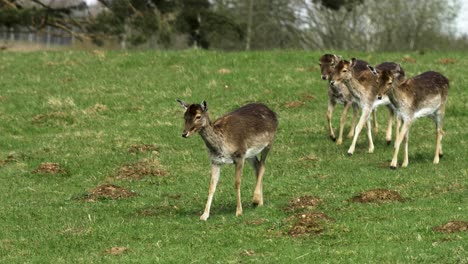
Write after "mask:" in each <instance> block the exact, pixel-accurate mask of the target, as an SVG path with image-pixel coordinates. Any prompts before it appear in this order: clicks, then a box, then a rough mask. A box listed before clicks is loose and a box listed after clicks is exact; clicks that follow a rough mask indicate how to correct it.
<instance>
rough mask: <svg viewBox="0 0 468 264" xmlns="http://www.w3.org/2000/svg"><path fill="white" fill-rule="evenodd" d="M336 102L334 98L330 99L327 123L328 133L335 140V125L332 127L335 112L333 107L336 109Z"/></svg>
mask: <svg viewBox="0 0 468 264" xmlns="http://www.w3.org/2000/svg"><path fill="white" fill-rule="evenodd" d="M335 105H336V103H335V102H333V100H331V99H330V100H328V109H327V124H328V134H329V136H330V138H331V140H333V141H335V140H336V137H335V132H333V127H332V114H333V109H335Z"/></svg>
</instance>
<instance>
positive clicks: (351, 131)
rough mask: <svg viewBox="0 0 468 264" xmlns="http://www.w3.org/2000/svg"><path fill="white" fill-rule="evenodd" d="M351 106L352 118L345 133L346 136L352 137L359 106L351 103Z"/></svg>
mask: <svg viewBox="0 0 468 264" xmlns="http://www.w3.org/2000/svg"><path fill="white" fill-rule="evenodd" d="M351 106H352V107H353V119H352V120H351V129H350V130H349V133H348V135H347V137H348V138H353V137H354V129H355V128H356V120H357V116H358V113H359V107H358V106H357V104H354V103H351Z"/></svg>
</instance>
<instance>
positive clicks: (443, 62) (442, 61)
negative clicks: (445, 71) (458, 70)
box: [439, 58, 457, 64]
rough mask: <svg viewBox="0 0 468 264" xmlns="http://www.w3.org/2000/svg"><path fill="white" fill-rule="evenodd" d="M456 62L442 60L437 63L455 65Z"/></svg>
mask: <svg viewBox="0 0 468 264" xmlns="http://www.w3.org/2000/svg"><path fill="white" fill-rule="evenodd" d="M456 62H457V60H456V59H450V58H444V59H440V60H439V63H441V64H455V63H456Z"/></svg>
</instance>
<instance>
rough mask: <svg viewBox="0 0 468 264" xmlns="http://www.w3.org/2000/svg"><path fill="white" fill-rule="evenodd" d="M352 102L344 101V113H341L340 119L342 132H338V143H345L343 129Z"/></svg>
mask: <svg viewBox="0 0 468 264" xmlns="http://www.w3.org/2000/svg"><path fill="white" fill-rule="evenodd" d="M351 104H352V103H351V102H346V103H344V109H343V114H342V115H341V120H340V133H339V134H338V140H337V141H336V144H337V145H341V143H343V129H344V125H345V123H346V117H348V111H349V107H350V106H351Z"/></svg>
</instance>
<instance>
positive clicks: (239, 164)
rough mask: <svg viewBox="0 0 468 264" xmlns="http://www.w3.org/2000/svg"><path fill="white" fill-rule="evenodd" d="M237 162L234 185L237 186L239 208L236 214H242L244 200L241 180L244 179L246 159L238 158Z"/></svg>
mask: <svg viewBox="0 0 468 264" xmlns="http://www.w3.org/2000/svg"><path fill="white" fill-rule="evenodd" d="M235 164H236V179H235V182H234V187H235V188H236V194H237V208H236V216H240V215H242V200H241V191H240V186H241V180H242V170H243V168H244V159H242V158H241V159H238V160H236V161H235Z"/></svg>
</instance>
